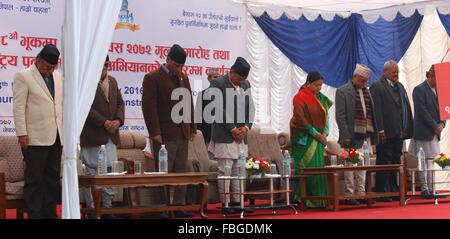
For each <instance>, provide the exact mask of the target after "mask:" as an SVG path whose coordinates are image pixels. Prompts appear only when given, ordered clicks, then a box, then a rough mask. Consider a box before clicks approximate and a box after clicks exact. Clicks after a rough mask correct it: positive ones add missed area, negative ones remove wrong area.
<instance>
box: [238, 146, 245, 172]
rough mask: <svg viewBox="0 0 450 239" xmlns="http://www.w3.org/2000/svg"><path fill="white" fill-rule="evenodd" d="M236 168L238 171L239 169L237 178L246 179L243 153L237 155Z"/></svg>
mask: <svg viewBox="0 0 450 239" xmlns="http://www.w3.org/2000/svg"><path fill="white" fill-rule="evenodd" d="M237 166H238V169H239V172H238V173H239V174H238V176H239V178H245V177H246V171H245V156H244V153H242V152H241V153H240V154H239V158H238V161H237Z"/></svg>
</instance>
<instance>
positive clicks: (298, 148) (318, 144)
mask: <svg viewBox="0 0 450 239" xmlns="http://www.w3.org/2000/svg"><path fill="white" fill-rule="evenodd" d="M322 85H323V77H322V75H321V74H320V73H319V72H310V73H309V74H308V76H307V78H306V83H305V84H304V85H303V86H302V87H301V88H300V90H299V92H298V93H297V95H295V97H294V100H293V104H294V115H293V116H292V119H291V122H290V128H291V142H292V151H293V155H294V166H295V174H296V175H298V174H299V173H300V170H301V169H302V168H311V167H324V165H325V162H324V147H325V144H326V141H327V135H328V133H329V127H328V109H329V108H330V107H331V105H332V104H333V102H332V101H331V100H330V99H329V98H328V97H326V96H325V95H324V94H322V93H320V90H321V88H322ZM306 188H307V189H306V190H307V192H306V194H307V195H308V196H324V195H327V186H326V178H325V176H324V175H318V176H310V177H307V178H306ZM295 200H297V201H299V200H300V185H298V186H297V187H296V190H295ZM306 206H307V207H326V206H327V201H326V200H315V201H310V200H308V201H306Z"/></svg>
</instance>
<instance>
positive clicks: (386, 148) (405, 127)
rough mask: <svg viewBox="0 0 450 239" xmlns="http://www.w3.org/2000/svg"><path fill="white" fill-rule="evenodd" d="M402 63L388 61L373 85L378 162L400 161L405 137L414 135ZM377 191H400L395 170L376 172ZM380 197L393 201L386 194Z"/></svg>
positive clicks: (379, 163)
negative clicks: (403, 83) (401, 74)
mask: <svg viewBox="0 0 450 239" xmlns="http://www.w3.org/2000/svg"><path fill="white" fill-rule="evenodd" d="M398 72H399V70H398V65H397V63H396V62H395V61H393V60H390V61H387V62H386V63H385V64H384V72H383V76H382V77H381V79H379V80H377V81H375V82H374V83H373V84H372V86H371V87H370V93H371V94H372V97H373V101H374V104H375V121H376V124H377V127H378V136H379V140H380V143H379V144H378V145H377V165H383V164H400V156H401V154H402V149H403V140H405V139H410V138H411V137H412V135H413V117H412V111H411V106H410V104H409V99H408V95H407V93H406V90H405V88H404V87H403V85H402V84H401V83H400V82H398ZM375 180H376V191H378V192H398V190H399V189H398V184H397V175H396V173H395V172H389V171H384V172H378V173H377V174H376V178H375ZM380 201H392V199H391V198H382V199H380Z"/></svg>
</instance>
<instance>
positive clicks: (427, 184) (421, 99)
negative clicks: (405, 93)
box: [409, 65, 445, 198]
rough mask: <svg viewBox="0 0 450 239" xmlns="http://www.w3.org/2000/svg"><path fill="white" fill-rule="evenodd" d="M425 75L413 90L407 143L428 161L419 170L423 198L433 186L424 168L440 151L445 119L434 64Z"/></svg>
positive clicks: (410, 149) (430, 175)
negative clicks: (411, 130) (411, 123)
mask: <svg viewBox="0 0 450 239" xmlns="http://www.w3.org/2000/svg"><path fill="white" fill-rule="evenodd" d="M426 77H427V79H426V80H425V81H424V82H422V83H421V84H419V85H418V86H416V87H415V88H414V90H413V101H414V115H415V117H414V137H413V140H411V143H410V145H409V152H410V153H412V154H414V155H417V153H418V152H419V149H420V148H422V149H423V150H424V152H425V157H426V159H427V161H428V163H425V164H423V165H422V167H423V169H425V171H421V172H419V180H420V187H421V191H422V193H421V197H423V198H429V197H430V195H431V193H432V189H433V186H434V185H432V182H433V180H432V178H431V177H432V174H431V173H430V172H428V171H426V169H432V165H433V161H432V160H433V159H434V157H435V156H436V155H438V154H439V153H440V149H439V140H440V137H441V133H442V130H443V129H444V126H445V121H442V120H441V117H440V114H439V105H438V97H437V91H436V77H435V74H434V65H433V66H431V68H430V70H429V71H427V73H426ZM429 167H430V168H429Z"/></svg>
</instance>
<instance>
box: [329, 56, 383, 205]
mask: <svg viewBox="0 0 450 239" xmlns="http://www.w3.org/2000/svg"><path fill="white" fill-rule="evenodd" d="M369 77H370V69H369V68H368V67H367V66H365V65H362V64H357V65H356V68H355V71H354V72H353V77H352V79H351V80H350V81H349V82H348V83H347V84H345V85H344V86H342V87H340V88H339V89H337V91H336V99H335V102H336V122H337V124H338V127H339V144H340V145H341V146H342V147H343V148H352V149H360V151H362V149H361V148H362V146H363V144H364V141H367V142H368V144H369V145H370V144H371V143H375V144H376V143H377V142H378V137H377V136H378V135H377V127H376V123H375V120H374V119H375V111H374V104H373V100H372V96H371V95H370V92H369V90H368V89H367V88H366V86H367V82H368V81H369ZM344 181H345V194H347V195H354V194H356V195H358V194H364V193H365V183H366V172H365V171H346V172H344ZM347 204H350V205H357V204H359V202H358V201H357V200H355V199H350V200H347Z"/></svg>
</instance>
